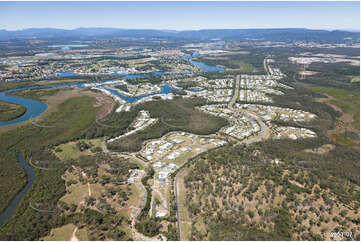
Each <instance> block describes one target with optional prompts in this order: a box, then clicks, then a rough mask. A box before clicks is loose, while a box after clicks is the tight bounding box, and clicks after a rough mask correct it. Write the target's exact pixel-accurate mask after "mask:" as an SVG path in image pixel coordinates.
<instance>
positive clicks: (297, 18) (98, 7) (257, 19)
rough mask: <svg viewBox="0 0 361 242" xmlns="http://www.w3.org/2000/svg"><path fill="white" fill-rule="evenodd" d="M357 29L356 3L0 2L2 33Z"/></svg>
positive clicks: (358, 21) (358, 5) (358, 14)
mask: <svg viewBox="0 0 361 242" xmlns="http://www.w3.org/2000/svg"><path fill="white" fill-rule="evenodd" d="M44 27H51V28H62V29H74V28H79V27H115V28H126V29H170V30H194V29H222V28H223V29H244V28H310V29H328V30H333V29H344V30H360V2H358V1H356V2H0V29H7V30H19V29H26V28H44Z"/></svg>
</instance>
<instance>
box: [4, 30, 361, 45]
mask: <svg viewBox="0 0 361 242" xmlns="http://www.w3.org/2000/svg"><path fill="white" fill-rule="evenodd" d="M117 37H118V38H119V37H130V38H146V39H147V38H169V39H181V40H210V39H214V38H218V39H222V40H238V41H243V40H250V39H257V40H264V41H287V42H289V41H327V42H343V41H344V40H345V38H346V39H352V40H353V41H358V42H359V40H360V33H359V32H354V31H342V30H334V31H328V30H310V29H302V28H283V29H204V30H188V31H175V30H153V29H117V28H78V29H73V30H65V29H54V28H32V29H25V30H15V31H8V30H0V40H2V41H7V40H12V39H44V40H59V41H65V40H91V39H95V38H117Z"/></svg>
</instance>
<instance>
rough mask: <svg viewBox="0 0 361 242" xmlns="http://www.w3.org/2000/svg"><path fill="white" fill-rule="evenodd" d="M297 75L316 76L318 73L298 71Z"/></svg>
mask: <svg viewBox="0 0 361 242" xmlns="http://www.w3.org/2000/svg"><path fill="white" fill-rule="evenodd" d="M299 73H300V75H305V76H312V75H316V74H317V73H318V72H315V71H300V72H299Z"/></svg>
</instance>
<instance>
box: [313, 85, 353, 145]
mask: <svg viewBox="0 0 361 242" xmlns="http://www.w3.org/2000/svg"><path fill="white" fill-rule="evenodd" d="M309 89H310V90H312V91H315V92H317V93H320V94H323V95H326V96H327V97H328V99H326V100H325V99H322V100H320V101H322V102H325V103H327V104H328V105H330V106H331V107H332V108H334V109H335V110H336V111H339V112H341V114H342V115H341V117H339V118H338V120H337V122H336V127H335V129H334V130H332V131H330V132H329V135H330V136H331V139H332V140H333V141H335V142H336V143H338V144H340V145H344V146H355V145H357V143H359V131H360V93H359V92H358V91H349V90H345V89H339V88H331V87H322V86H312V87H309Z"/></svg>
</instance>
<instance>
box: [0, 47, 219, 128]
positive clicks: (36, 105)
mask: <svg viewBox="0 0 361 242" xmlns="http://www.w3.org/2000/svg"><path fill="white" fill-rule="evenodd" d="M198 55H199V53H198V52H195V53H193V55H191V56H188V57H186V59H187V60H188V61H189V62H190V63H192V64H193V65H196V66H198V67H201V68H203V69H204V71H205V72H210V71H219V72H223V71H224V70H223V69H222V68H220V67H217V66H209V65H206V64H204V63H201V62H196V61H193V60H191V59H190V58H191V57H195V56H198ZM151 74H152V75H155V76H157V75H163V74H164V72H160V71H158V72H157V71H155V72H152V73H151ZM60 75H61V76H73V75H77V74H74V73H73V72H71V71H69V72H63V73H61V74H60ZM149 75H150V74H140V75H137V74H129V75H127V76H125V77H123V78H121V79H132V78H140V77H147V76H149ZM112 81H117V80H112ZM103 82H111V81H109V80H108V81H107V80H105V81H103ZM89 83H92V82H86V83H81V84H79V83H77V84H74V83H68V84H54V85H46V86H32V87H24V88H15V89H11V90H7V91H3V92H0V100H1V101H4V102H10V103H15V104H19V105H22V106H24V107H26V112H25V113H24V114H23V115H22V116H20V117H18V118H16V119H13V120H10V121H7V122H0V127H1V126H8V125H12V124H17V123H21V122H25V121H28V120H29V119H31V118H36V117H37V116H39V115H40V114H42V113H43V112H45V111H46V109H47V107H48V106H47V105H46V104H45V103H43V102H40V101H37V100H32V99H28V98H21V97H16V96H11V95H9V94H11V92H15V91H23V90H32V89H40V88H52V87H67V86H69V87H71V86H77V87H79V88H84V84H89ZM101 87H103V88H104V89H106V90H108V91H110V92H111V93H112V94H114V95H116V96H118V97H120V98H121V99H123V100H124V101H126V102H129V103H135V102H137V101H138V100H140V99H142V98H145V97H149V96H152V95H157V94H168V93H170V92H171V91H172V88H171V87H170V86H166V85H165V86H161V91H160V92H157V93H151V94H147V95H142V96H138V97H128V96H124V95H122V94H120V93H119V92H117V91H116V90H112V89H109V88H107V86H106V85H101Z"/></svg>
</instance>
